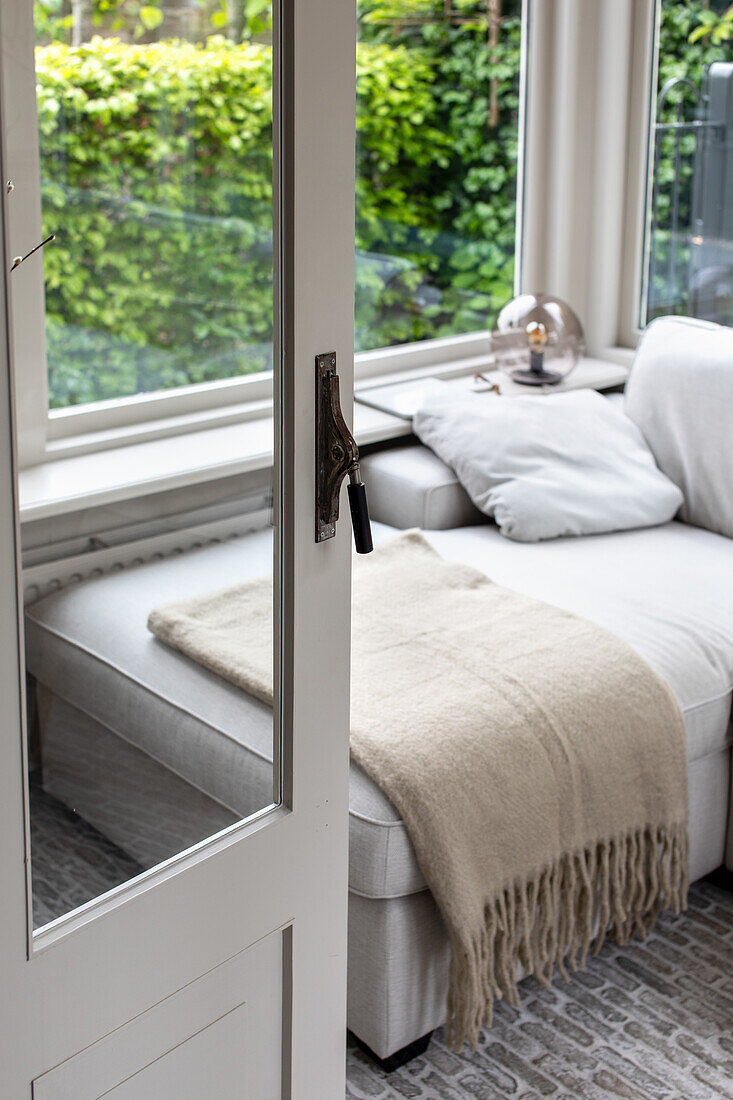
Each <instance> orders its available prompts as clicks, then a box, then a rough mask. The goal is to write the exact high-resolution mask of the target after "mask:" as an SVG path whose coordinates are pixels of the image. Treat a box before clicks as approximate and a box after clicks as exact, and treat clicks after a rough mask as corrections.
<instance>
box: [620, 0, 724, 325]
mask: <svg viewBox="0 0 733 1100" xmlns="http://www.w3.org/2000/svg"><path fill="white" fill-rule="evenodd" d="M732 47H733V8H731V7H730V3H729V0H719V2H718V0H710V2H709V3H702V2H701V0H695V2H691V0H662V6H661V25H660V37H659V76H658V83H657V89H656V99H655V106H654V124H653V126H652V140H653V153H652V156H651V157H650V172H651V178H650V209H649V217H648V219H647V239H646V242H645V256H646V279H645V286H644V293H643V297H642V308H641V323H642V325H644V324H646V323H647V322H648V321H650V320H652V319H653V318H654V317H659V316H661V315H664V314H670V313H671V314H682V315H686V316H690V317H701V318H705V319H707V320H710V321H717V322H719V323H720V324H726V325H731V324H733V156H732V155H731V148H732V147H733V48H732Z"/></svg>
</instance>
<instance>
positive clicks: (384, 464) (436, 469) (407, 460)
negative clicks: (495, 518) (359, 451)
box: [361, 445, 488, 531]
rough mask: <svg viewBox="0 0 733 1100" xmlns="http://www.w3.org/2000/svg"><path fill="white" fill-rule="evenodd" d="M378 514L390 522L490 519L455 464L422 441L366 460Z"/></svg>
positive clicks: (445, 524)
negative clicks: (473, 499) (468, 490)
mask: <svg viewBox="0 0 733 1100" xmlns="http://www.w3.org/2000/svg"><path fill="white" fill-rule="evenodd" d="M361 472H362V478H363V480H364V483H365V485H366V487H367V497H368V499H369V511H370V514H371V517H372V519H374V520H377V521H378V522H379V523H387V524H389V525H390V527H399V528H403V529H406V528H410V527H420V528H422V529H424V530H434V531H437V530H445V529H446V528H450V527H467V526H469V525H472V524H476V523H486V522H488V521H487V519H486V516H484V515H483V514H482V513H481V512H479V510H478V508H476V507H475V506H474V505H473V503H472V502H471V500H470V498H469V496H468V494H467V493H466V490H465V489H464V488H463V486H462V485H461V484H460V482H459V481H458V478H457V477H456V475H455V474H454V473H453V471H452V470H451V468H450V467H449V466H446V464H445V463H444V462H442V461H441V460H440V459H439V458H438V456H437V455H434V454H433V452H432V451H430V450H428V448H427V447H423V446H420V445H416V446H409V447H396V448H392V449H390V450H385V451H375V452H374V453H373V454H370V455H366V456H365V457H364V458H362V460H361Z"/></svg>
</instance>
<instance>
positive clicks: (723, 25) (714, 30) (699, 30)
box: [690, 4, 733, 46]
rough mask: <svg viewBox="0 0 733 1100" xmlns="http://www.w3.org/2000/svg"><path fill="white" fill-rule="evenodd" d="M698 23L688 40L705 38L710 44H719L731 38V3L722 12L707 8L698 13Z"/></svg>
mask: <svg viewBox="0 0 733 1100" xmlns="http://www.w3.org/2000/svg"><path fill="white" fill-rule="evenodd" d="M698 19H699V20H700V25H699V26H698V27H695V29H694V31H692V33H691V34H690V42H699V41H700V40H701V39H707V40H708V41H709V42H710V44H711V45H713V46H719V45H720V44H721V43H723V42H730V40H731V39H732V38H733V4H731V6H730V7H729V8H727V9H726V11H724V12H723V13H722V14H720V15H719V14H718V13H717V12H714V11H711V10H710V9H709V8H707V9H706V10H704V11H701V12H700V13H699V15H698Z"/></svg>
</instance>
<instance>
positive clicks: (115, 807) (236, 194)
mask: <svg viewBox="0 0 733 1100" xmlns="http://www.w3.org/2000/svg"><path fill="white" fill-rule="evenodd" d="M270 10H271V9H270V7H269V6H268V5H265V4H262V3H255V4H253V3H251V0H246V2H245V0H235V2H234V3H232V2H231V0H230V2H228V3H227V4H226V5H225V6H222V4H221V3H220V2H219V0H190V2H188V3H186V4H181V3H179V2H176V3H169V2H168V0H151V3H150V4H147V5H141V4H139V3H137V2H136V0H105V2H104V3H102V0H75V2H74V3H73V4H67V3H66V2H65V0H64V2H59V0H37V2H36V4H35V17H36V31H37V42H38V46H37V52H36V69H37V86H38V105H39V132H40V151H41V165H42V169H41V171H42V204H43V217H44V225H48V226H51V227H52V229H50V230H49V232H55V233H56V237H57V239H56V242H55V243H54V248H55V252H54V253H53V256H51V255H50V254H48V255H47V256H46V257H44V261H45V278H46V309H47V335H48V349H49V394H50V404H51V406H52V407H55V408H58V407H62V406H67V405H72V404H82V403H87V402H91V401H95V400H98V399H102V398H105V399H109V398H112V399H119V398H122V397H126V396H129V395H134V394H138V393H141V392H143V391H149V390H157V389H165V388H168V387H171V386H177V385H180V384H182V383H187V382H206V381H209V380H212V379H218V378H226V377H230V376H233V375H236V374H243V373H246V372H251V371H256V370H261V369H264V368H268V369H269V368H270V367H271V366H272V333H273V312H272V311H273V247H272V173H271V169H272V129H271V118H272V111H271V88H272V79H271V74H272V42H271V18H270ZM10 214H11V216H12V209H11V210H10ZM250 429H251V426H248V425H241V424H240V425H232V426H230V428H228V429H224V430H226V431H231V432H233V433H237V434H236V442H237V445H238V446H239V445H240V440H241V447H244V446H245V445H246V437H247V432H248V431H249V430H250ZM257 430H258V431H259V429H257ZM267 430H268V429H267V428H264V429H263V431H264V434H265V438H264V442H263V440H262V439H260V440H259V444H260V449H263V448H264V450H265V451H267V447H268V442H267V438H266V434H267ZM205 436H206V433H205V432H201V433H198V434H196V433H194V434H193V435H191V436H190V437H189V438H187V439H186V440H185V441H184V442H183V443H182V444H181V442H180V440H179V444H178V449H179V452H180V451H183V452H185V455H186V462H187V464H188V466H189V467H190V469H191V471H192V473H191V475H190V477H189V478H188V479H187V483H186V484H185V485H181V484H180V482H178V487H176V488H175V489H174V488H172V487H170V486H166V485H165V484H164V483H163V482H161V483H160V485H159V486H158V487H156V485H155V478H156V476H157V475H156V471H155V470H154V469H152V470H151V469H149V468H147V467H146V468H142V467H141V461H142V460H141V458H140V455H139V448H138V447H135V446H130V447H129V449H128V451H126V452H125V455H126V457H125V460H124V461H121V462H120V485H119V486H113V488H115V493H114V501H115V502H114V503H110V502H107V503H101V504H100V505H98V506H96V507H89V506H87V505H86V504H85V503H84V502H83V497H80V498H77V503H75V502H74V501H68V502H67V503H66V505H65V506H63V507H61V508H60V509H58V510H57V511H56V513H55V514H54V515H53V516H51V517H48V518H36V519H31V518H29V511H28V505H29V501H28V500H27V499H25V500H24V499H23V492H22V491H21V496H20V501H21V518H22V520H23V522H22V552H23V588H24V597H25V639H26V674H27V683H28V692H27V699H28V760H29V769H30V776H29V786H30V831H31V880H32V886H33V909H34V926H35V927H40V926H42V925H45V924H47V923H48V922H50V921H52V920H54V919H55V918H57V917H60V916H62V915H64V914H66V913H68V912H69V911H70V910H72V909H74V908H76V907H77V906H79V905H81V904H83V903H85V902H87V901H89V900H91V899H92V898H95V897H97V896H99V895H100V894H102V893H104V892H106V891H107V890H109V889H111V888H114V887H116V886H118V885H120V884H121V883H123V882H126V881H128V880H129V879H130V878H131V877H134V876H135V875H137V874H139V873H141V872H142V871H143V870H145V869H147V868H150V867H153V866H155V865H157V864H158V863H160V862H161V861H163V860H166V859H168V858H170V857H171V856H174V855H176V854H178V853H180V852H183V851H185V850H186V849H188V848H189V847H190V846H191V845H193V844H196V843H198V842H200V841H202V840H204V839H205V838H207V837H209V836H211V835H212V834H214V833H217V832H219V831H220V830H222V829H224V828H226V827H228V826H230V825H231V824H233V823H235V822H236V821H238V820H240V819H242V818H244V817H248V816H249V815H251V814H253V813H255V812H257V811H259V810H261V809H262V808H264V807H266V806H268V805H270V804H271V803H272V802H273V720H272V701H271V691H272V686H271V685H272V667H273V661H272V583H271V576H272V569H273V567H272V563H273V532H272V524H273V506H272V469H271V468H267V469H263V470H262V471H260V472H250V473H248V474H247V475H246V476H245V475H237V476H227V477H223V476H220V477H217V478H216V480H210V479H211V477H212V476H213V475H212V471H211V469H210V467H211V461H210V455H209V454H208V452H207V444H206V440H205ZM232 438H234V436H233V437H232ZM144 446H149V444H147V445H144ZM127 456H129V459H128V458H127ZM207 466H208V467H209V473H208V474H207V473H206V472H204V473H201V470H202V469H203V470H204V471H205V469H206V467H207ZM136 467H141V468H140V475H141V477H140V480H147V482H148V483H147V485H146V490H145V495H143V496H139V495H136V491H135V489H134V487H133V488H126V483H128V482H130V483H132V482H135V480H136V479H135V476H134V470H135V469H136ZM197 471H198V472H197ZM207 477H208V478H209V480H206V478H207ZM151 479H152V480H151ZM202 479H203V480H202ZM30 503H32V502H30ZM24 508H25V509H26V511H25V518H24ZM181 601H184V602H183V603H181ZM170 605H173V607H171V606H170ZM161 609H162V610H161ZM153 613H155V614H153ZM243 623H244V624H248V625H249V626H250V627H251V629H249V633H248V634H246V637H245V636H244V635H240V633H239V631H240V628H241V625H242V624H243ZM252 624H254V625H252ZM242 653H246V660H245V661H244V663H242ZM222 654H223V656H222ZM268 682H269V685H270V686H269V691H270V695H269V697H268V690H267V683H268ZM263 684H265V687H264V688H263V686H262V685H263ZM252 685H254V686H252ZM248 687H249V688H250V690H249V691H247V690H246V688H248ZM254 690H256V696H255V694H253V693H252V692H253V691H254Z"/></svg>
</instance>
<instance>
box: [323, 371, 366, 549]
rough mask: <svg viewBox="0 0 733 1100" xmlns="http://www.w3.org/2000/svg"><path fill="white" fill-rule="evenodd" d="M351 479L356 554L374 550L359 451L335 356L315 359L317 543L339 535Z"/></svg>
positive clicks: (350, 504)
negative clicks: (344, 408) (342, 499)
mask: <svg viewBox="0 0 733 1100" xmlns="http://www.w3.org/2000/svg"><path fill="white" fill-rule="evenodd" d="M347 475H348V477H349V488H348V491H349V508H350V509H351V522H352V526H353V528H354V545H355V547H356V552H357V554H369V553H370V552H371V550H372V549H373V545H372V529H371V525H370V523H369V508H368V506H367V498H366V488H365V486H364V484H363V482H362V480H361V473H360V471H359V448H358V447H357V445H356V440H355V439H354V437H353V435H352V434H351V432H350V431H349V429H348V428H347V426H346V421H345V420H344V417H343V413H342V412H341V399H340V395H339V379H338V375H337V373H336V352H335V351H329V352H326V353H325V354H323V355H317V356H316V542H325V541H326V539H332V538H333V537H334V535H335V534H336V521H337V519H338V518H339V493H340V491H341V483H342V481H343V480H344V478H345V477H346V476H347Z"/></svg>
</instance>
